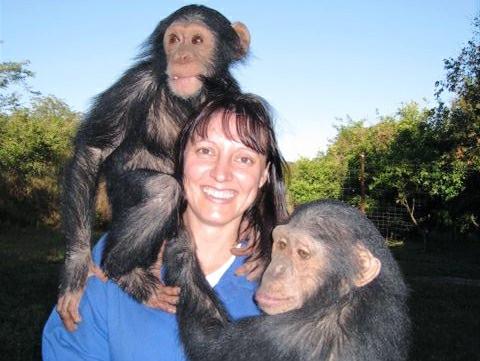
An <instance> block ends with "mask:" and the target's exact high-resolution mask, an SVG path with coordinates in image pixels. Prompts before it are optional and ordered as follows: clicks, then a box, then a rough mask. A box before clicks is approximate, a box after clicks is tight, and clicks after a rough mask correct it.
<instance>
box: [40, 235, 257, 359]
mask: <svg viewBox="0 0 480 361" xmlns="http://www.w3.org/2000/svg"><path fill="white" fill-rule="evenodd" d="M103 246H104V237H102V239H100V241H99V243H98V245H97V246H96V247H95V248H94V250H93V258H94V261H95V262H97V263H98V262H99V260H100V258H101V252H102V249H103ZM244 260H245V257H236V259H235V261H234V262H233V264H232V265H231V266H230V268H229V269H228V270H227V271H226V272H225V274H224V275H223V276H222V278H221V279H220V281H219V282H218V283H217V285H216V286H215V287H214V290H215V292H216V293H217V295H218V297H219V298H220V299H221V300H222V302H223V303H224V305H225V307H226V309H227V310H228V312H229V313H230V315H231V316H232V318H233V319H238V318H242V317H246V316H255V315H258V314H260V311H259V310H258V308H257V306H256V304H255V303H254V301H253V294H254V293H255V290H256V288H257V284H256V283H254V282H250V281H248V280H247V279H246V278H245V277H239V276H235V275H234V272H235V270H236V269H237V268H238V267H240V265H241V264H242V263H243V262H244ZM80 315H81V317H82V321H81V322H80V323H79V324H78V328H77V330H76V331H74V332H69V331H67V330H66V329H65V327H64V326H63V323H62V320H61V319H60V317H59V315H58V313H57V311H56V310H53V311H52V313H51V315H50V317H49V319H48V321H47V323H46V325H45V328H44V330H43V338H42V355H43V359H44V360H46V361H50V360H62V361H64V360H68V361H75V360H141V361H150V360H155V361H162V360H168V361H173V360H186V358H185V355H184V353H183V349H182V346H181V342H180V340H179V337H178V326H177V321H176V318H175V315H172V314H169V313H166V312H163V311H160V310H156V309H153V308H150V307H147V306H144V305H142V304H139V303H138V302H136V301H135V300H134V299H133V298H131V297H130V296H129V295H127V294H126V293H125V292H123V291H122V290H121V289H120V288H119V287H118V286H117V284H115V283H114V282H111V281H107V282H106V283H104V282H102V281H100V280H99V279H98V278H96V277H90V278H89V279H88V281H87V287H86V289H85V293H84V294H83V297H82V300H81V303H80Z"/></svg>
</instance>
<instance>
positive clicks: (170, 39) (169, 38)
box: [168, 34, 180, 44]
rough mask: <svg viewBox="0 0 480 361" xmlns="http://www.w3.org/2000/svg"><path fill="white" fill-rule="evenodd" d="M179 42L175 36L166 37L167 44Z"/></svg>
mask: <svg viewBox="0 0 480 361" xmlns="http://www.w3.org/2000/svg"><path fill="white" fill-rule="evenodd" d="M179 41H180V38H179V37H178V36H177V35H176V34H170V36H169V37H168V43H169V44H175V43H178V42H179Z"/></svg>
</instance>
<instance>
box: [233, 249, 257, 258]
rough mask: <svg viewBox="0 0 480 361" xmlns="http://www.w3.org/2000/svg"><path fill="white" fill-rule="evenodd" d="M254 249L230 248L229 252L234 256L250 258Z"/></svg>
mask: <svg viewBox="0 0 480 361" xmlns="http://www.w3.org/2000/svg"><path fill="white" fill-rule="evenodd" d="M253 251H254V247H241V248H237V247H234V248H231V249H230V252H231V253H232V254H233V255H234V256H251V255H252V254H253Z"/></svg>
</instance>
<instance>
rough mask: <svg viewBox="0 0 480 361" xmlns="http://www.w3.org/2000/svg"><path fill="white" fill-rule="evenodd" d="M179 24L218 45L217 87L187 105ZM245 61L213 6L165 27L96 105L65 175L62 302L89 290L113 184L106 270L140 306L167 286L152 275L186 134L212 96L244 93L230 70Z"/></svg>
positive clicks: (192, 9)
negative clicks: (94, 240) (94, 237)
mask: <svg viewBox="0 0 480 361" xmlns="http://www.w3.org/2000/svg"><path fill="white" fill-rule="evenodd" d="M176 20H185V21H200V22H203V23H204V24H205V25H207V26H208V27H209V28H210V30H211V31H212V32H213V33H214V34H215V38H216V48H215V51H214V59H212V60H211V64H210V66H211V67H212V69H211V74H212V75H210V76H209V77H211V79H210V78H209V79H204V80H205V81H206V83H208V85H209V86H204V87H203V88H202V90H201V92H200V94H198V95H196V96H195V97H192V98H190V99H182V98H180V97H177V96H176V95H174V94H173V93H172V92H171V91H170V89H169V88H168V86H167V76H166V74H165V71H166V66H167V62H166V56H165V52H164V48H163V37H164V34H165V30H166V29H167V28H168V26H169V25H170V24H172V23H173V22H174V21H176ZM243 55H244V52H243V53H242V52H241V46H240V39H239V37H238V35H237V34H236V32H235V31H234V30H233V29H232V27H231V24H230V22H229V21H228V20H227V19H226V18H225V17H223V15H221V14H220V13H218V12H217V11H215V10H212V9H209V8H207V7H204V6H197V5H190V6H185V7H183V8H181V9H179V10H178V11H176V12H174V13H173V14H171V15H170V16H168V17H167V18H166V19H164V20H163V21H161V22H160V23H159V25H158V26H157V28H156V29H155V31H154V32H153V33H152V35H151V36H150V38H149V39H148V41H147V42H146V43H145V49H144V51H143V52H142V54H141V56H140V57H139V59H138V62H137V63H136V65H134V66H133V67H132V68H131V69H129V70H128V71H127V72H126V73H125V74H124V75H123V76H122V77H121V78H120V79H119V80H118V81H117V82H116V83H115V84H114V85H113V86H111V87H110V88H109V89H107V90H106V91H105V92H103V93H101V94H100V95H99V96H98V97H97V98H96V99H95V102H94V104H93V107H92V109H91V110H90V112H89V114H88V115H87V117H86V119H85V121H83V122H82V123H81V125H80V128H79V130H78V133H77V136H76V139H75V152H74V155H73V159H72V161H71V162H70V164H69V165H68V167H67V170H66V175H65V181H64V189H63V195H64V197H63V226H64V233H65V238H66V256H65V267H64V271H63V274H62V280H61V285H60V294H61V295H62V294H65V293H67V292H76V291H79V290H81V289H82V288H83V287H84V284H85V280H86V277H87V272H88V266H89V264H90V263H91V255H90V248H91V227H92V220H93V218H94V205H95V194H96V189H97V185H98V181H99V177H100V176H101V175H102V174H103V175H104V176H105V179H106V182H107V192H108V196H109V200H110V203H111V207H112V225H111V232H110V233H109V235H108V238H107V242H106V247H105V250H104V252H103V259H102V267H103V269H104V271H105V273H106V274H107V276H108V277H109V278H112V279H114V280H116V281H117V282H118V283H119V284H120V286H121V287H122V288H123V289H124V290H125V291H127V292H128V293H130V294H131V295H132V296H134V297H135V298H136V299H137V300H138V301H144V300H146V299H147V298H148V296H149V295H150V294H151V292H152V290H153V288H154V287H155V285H156V283H157V282H158V281H157V278H156V277H154V276H153V274H152V273H151V272H150V271H149V267H150V266H151V265H152V263H154V261H155V259H156V255H157V254H158V251H159V249H160V247H161V244H162V240H163V239H164V238H165V237H167V236H168V234H167V233H168V232H167V231H168V230H167V229H166V228H168V227H165V226H166V225H167V224H168V221H169V219H170V218H171V216H172V213H173V210H174V209H175V207H176V205H177V201H178V198H179V194H180V187H179V185H178V183H177V181H176V180H175V179H174V178H173V177H172V176H171V174H172V173H173V152H174V144H175V142H176V139H177V136H178V132H179V130H180V128H181V127H182V126H183V124H184V123H185V122H186V120H187V119H188V118H189V116H191V114H192V113H193V112H194V111H196V110H198V108H199V106H200V104H201V103H202V102H203V101H205V100H206V99H208V97H209V94H210V93H212V92H213V93H215V92H218V89H212V86H213V88H215V87H217V85H218V86H221V87H228V89H229V91H240V90H239V87H238V84H237V83H236V81H235V80H234V79H233V77H232V75H231V74H230V71H229V67H230V65H232V64H233V63H234V62H236V61H237V60H240V59H241V57H242V56H243ZM209 74H210V73H209Z"/></svg>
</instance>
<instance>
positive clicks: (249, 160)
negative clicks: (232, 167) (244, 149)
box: [238, 156, 254, 165]
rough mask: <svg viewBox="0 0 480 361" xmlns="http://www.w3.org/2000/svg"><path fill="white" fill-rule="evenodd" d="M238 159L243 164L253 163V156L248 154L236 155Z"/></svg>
mask: <svg viewBox="0 0 480 361" xmlns="http://www.w3.org/2000/svg"><path fill="white" fill-rule="evenodd" d="M238 161H239V162H240V163H242V164H245V165H250V164H253V163H254V160H253V158H252V157H248V156H240V157H238Z"/></svg>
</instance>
